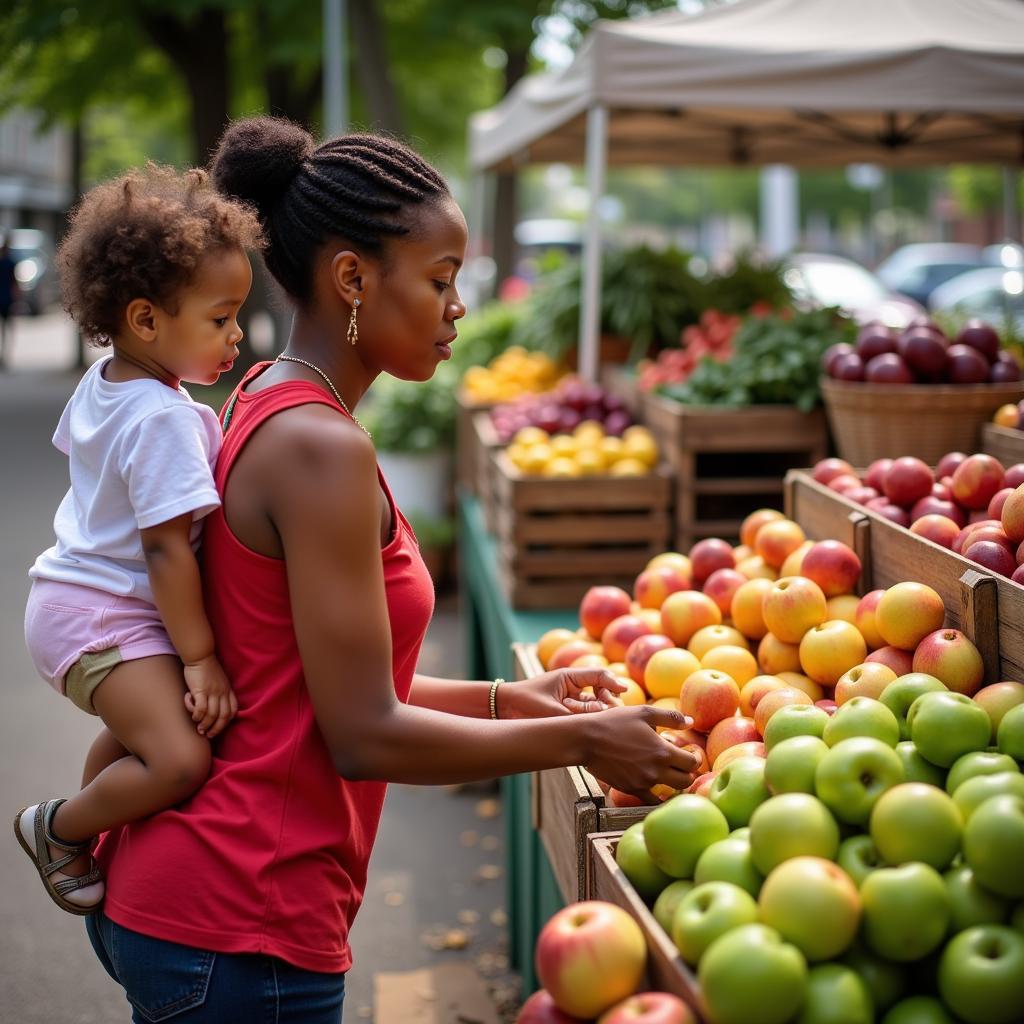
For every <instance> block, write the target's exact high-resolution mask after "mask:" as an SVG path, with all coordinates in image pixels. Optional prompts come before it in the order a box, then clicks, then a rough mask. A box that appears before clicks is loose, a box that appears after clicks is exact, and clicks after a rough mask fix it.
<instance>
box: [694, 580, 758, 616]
mask: <svg viewBox="0 0 1024 1024" xmlns="http://www.w3.org/2000/svg"><path fill="white" fill-rule="evenodd" d="M746 582H747V577H746V576H744V575H743V573H741V572H737V571H736V570H735V569H716V570H715V571H714V572H713V573H712V574H711V575H710V576H709V577H708V578H707V579H706V580H705V581H704V586H703V587H702V588H701V589H702V590H703V591H704V593H705V594H707V595H708V597H710V598H711V600H712V601H714V602H715V604H717V605H718V608H719V611H721V613H722V614H723V615H728V614H729V612H730V611H731V609H732V599H733V596H734V595H735V593H736V591H737V590H739V589H740V587H742V586H743V584H744V583H746Z"/></svg>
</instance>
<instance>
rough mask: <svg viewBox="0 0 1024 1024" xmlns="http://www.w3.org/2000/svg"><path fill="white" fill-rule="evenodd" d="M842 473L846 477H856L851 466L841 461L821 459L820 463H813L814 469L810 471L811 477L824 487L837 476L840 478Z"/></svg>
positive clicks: (855, 472)
mask: <svg viewBox="0 0 1024 1024" xmlns="http://www.w3.org/2000/svg"><path fill="white" fill-rule="evenodd" d="M844 473H845V474H847V475H848V476H856V475H857V471H856V470H855V469H854V468H853V466H851V465H850V464H849V463H848V462H846V461H845V460H843V459H822V460H821V461H820V462H817V463H815V465H814V468H813V469H812V470H811V476H813V477H814V479H815V480H817V481H818V483H819V484H826V485H827V484H828V483H829V481H831V480H833V479H834V478H835V477H837V476H842V475H843V474H844Z"/></svg>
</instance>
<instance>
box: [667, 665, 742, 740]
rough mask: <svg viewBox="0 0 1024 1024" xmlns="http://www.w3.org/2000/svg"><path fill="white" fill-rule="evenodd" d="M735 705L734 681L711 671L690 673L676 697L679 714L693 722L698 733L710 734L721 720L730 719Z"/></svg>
mask: <svg viewBox="0 0 1024 1024" xmlns="http://www.w3.org/2000/svg"><path fill="white" fill-rule="evenodd" d="M739 704H740V688H739V687H738V686H737V685H736V681H735V680H734V679H733V678H732V676H728V675H726V674H725V673H724V672H716V671H714V670H713V669H706V668H705V669H701V670H700V671H699V672H694V673H693V675H692V676H690V677H689V678H688V679H687V680H686V682H685V683H683V689H682V692H681V693H680V694H679V710H680V711H682V713H683V714H684V715H688V716H689V717H690V718H692V719H693V727H694V728H695V729H697V730H698V731H699V732H705V733H706V732H710V730H711V729H712V728H713V727H714V726H716V725H717V724H718V723H719V722H720V721H722V719H723V718H731V717H732V716H733V715H734V714H736V709H737V708H738V707H739Z"/></svg>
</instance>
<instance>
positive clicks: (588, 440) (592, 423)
mask: <svg viewBox="0 0 1024 1024" xmlns="http://www.w3.org/2000/svg"><path fill="white" fill-rule="evenodd" d="M572 435H573V437H575V438H576V440H577V441H579V443H580V444H600V443H601V442H602V441H603V440H604V427H603V426H601V424H600V423H598V422H597V420H584V421H583V422H582V423H580V425H579V426H578V427H577V428H576V429H575V430H574V431H573V432H572Z"/></svg>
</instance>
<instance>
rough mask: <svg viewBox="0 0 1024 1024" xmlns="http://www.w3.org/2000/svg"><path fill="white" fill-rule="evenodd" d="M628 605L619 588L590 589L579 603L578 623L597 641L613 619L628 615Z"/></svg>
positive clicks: (627, 596)
mask: <svg viewBox="0 0 1024 1024" xmlns="http://www.w3.org/2000/svg"><path fill="white" fill-rule="evenodd" d="M629 605H630V600H629V594H627V593H626V592H625V591H624V590H622V589H621V588H620V587H591V588H590V589H589V590H588V591H587V592H586V593H585V594H584V595H583V600H582V601H580V622H581V623H582V625H583V628H584V629H585V630H586V631H587V632H588V633H589V634H590V635H591V636H592V637H593V638H594V639H595V640H597V639H599V638H600V636H601V634H602V633H604V631H605V629H606V628H607V626H608V624H609V623H610V622H611V621H612V620H613V619H617V618H619V616H621V615H628V614H629ZM613 660H614V659H613Z"/></svg>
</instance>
